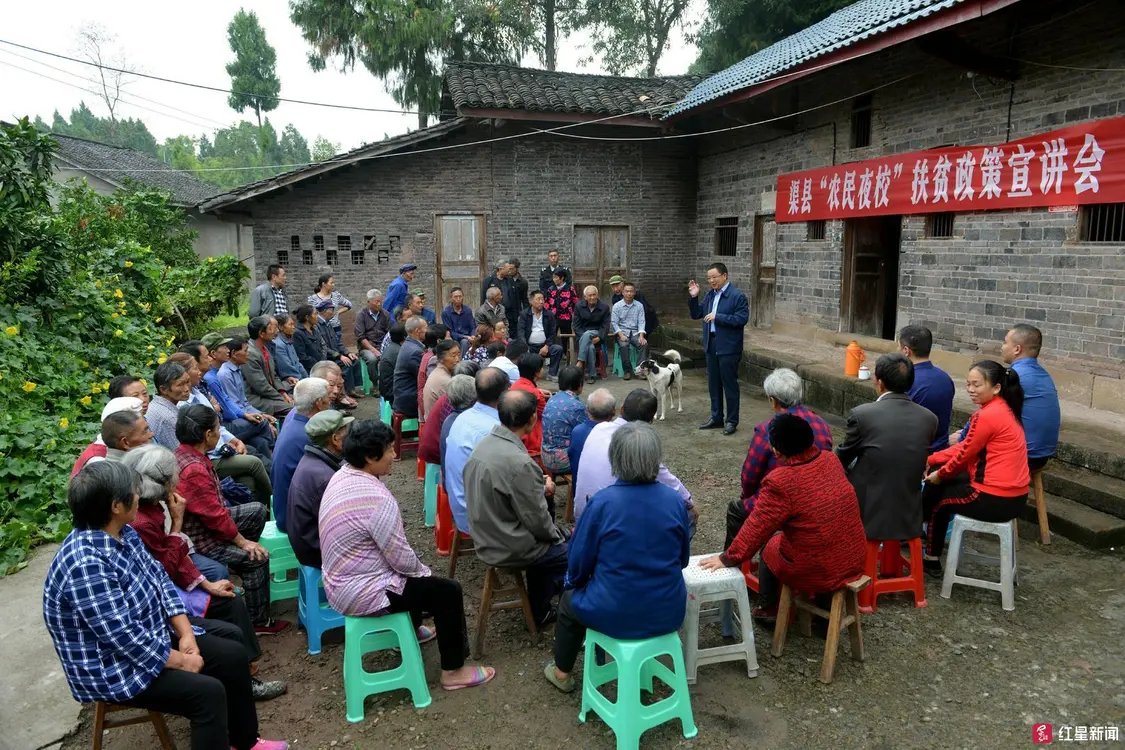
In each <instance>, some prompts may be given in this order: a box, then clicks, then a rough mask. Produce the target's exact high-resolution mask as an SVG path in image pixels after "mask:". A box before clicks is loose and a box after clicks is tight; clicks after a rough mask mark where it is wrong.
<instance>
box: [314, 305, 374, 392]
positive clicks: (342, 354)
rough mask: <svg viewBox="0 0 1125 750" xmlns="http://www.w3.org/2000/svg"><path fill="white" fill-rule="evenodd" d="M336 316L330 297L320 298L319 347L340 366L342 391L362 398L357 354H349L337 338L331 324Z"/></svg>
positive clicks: (317, 333)
mask: <svg viewBox="0 0 1125 750" xmlns="http://www.w3.org/2000/svg"><path fill="white" fill-rule="evenodd" d="M335 316H336V306H335V304H334V303H333V302H332V300H331V299H322V300H321V301H320V302H318V303H317V304H316V316H315V318H316V320H315V321H314V322H315V323H316V335H317V336H318V338H319V339H320V344H321V349H322V351H323V352H324V355H325V357H326V358H327V359H330V360H332V361H333V362H335V363H336V364H337V365H339V366H340V371H341V373H342V374H343V376H344V393H346V394H347V396H348V397H350V398H353V399H355V398H363V394H361V393H359V392H358V391H357V388H358V387H359V386H361V385H362V384H363V375H362V374H361V373H360V371H359V365H360V361H359V356H358V355H355V354H349V353H348V350H347V347H345V346H343V345H342V344H341V343H340V341H339V339H338V338H337V335H336V334H337V328H336V326H334V325H333V324H332V319H333V318H334V317H335Z"/></svg>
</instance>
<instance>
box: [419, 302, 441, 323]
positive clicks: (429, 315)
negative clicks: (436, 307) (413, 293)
mask: <svg viewBox="0 0 1125 750" xmlns="http://www.w3.org/2000/svg"><path fill="white" fill-rule="evenodd" d="M422 320H424V321H426V322H427V323H429V324H430V325H433V324H434V323H436V322H437V313H435V312H434V311H433V308H430V307H425V306H423V307H422Z"/></svg>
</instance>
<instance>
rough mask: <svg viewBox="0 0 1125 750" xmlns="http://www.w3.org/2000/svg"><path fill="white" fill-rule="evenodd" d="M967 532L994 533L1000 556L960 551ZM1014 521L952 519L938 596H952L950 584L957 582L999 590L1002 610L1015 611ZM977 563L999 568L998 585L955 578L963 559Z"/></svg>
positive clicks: (977, 580)
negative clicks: (951, 530)
mask: <svg viewBox="0 0 1125 750" xmlns="http://www.w3.org/2000/svg"><path fill="white" fill-rule="evenodd" d="M966 531H976V532H978V533H981V534H993V535H995V536H997V537H999V538H1000V557H999V558H996V557H993V556H992V555H980V554H977V553H976V552H969V551H966V552H961V540H962V539H963V538H964V534H965V532H966ZM1015 536H1016V522H1015V521H1008V522H1006V523H988V522H987V521H977V520H975V519H972V518H965V517H964V516H954V517H953V534H952V536H951V537H950V540H949V555H948V556H947V557H946V560H945V578H944V579H942V582H941V596H942V598H943V599H948V598H949V597H950V595H951V594H952V593H953V584H955V583H960V584H962V585H964V586H973V587H975V588H978V589H988V590H989V591H999V592H1000V601H1001V603H1002V605H1003V607H1004V609H1005V610H1007V611H1009V612H1011V611H1012V610H1014V609H1015V608H1016V581H1017V577H1018V574H1017V572H1016V545H1015ZM963 558H964V559H969V560H976V561H978V562H983V563H987V564H990V565H997V564H999V566H1000V582H999V583H997V582H995V581H984V580H981V579H980V578H969V577H968V576H960V575H957V564H958V563H959V562H960V561H961V560H962V559H963Z"/></svg>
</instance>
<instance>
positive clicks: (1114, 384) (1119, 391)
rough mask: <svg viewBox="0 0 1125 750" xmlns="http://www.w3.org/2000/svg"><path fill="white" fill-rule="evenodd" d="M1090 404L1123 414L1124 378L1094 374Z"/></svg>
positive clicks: (1124, 407)
mask: <svg viewBox="0 0 1125 750" xmlns="http://www.w3.org/2000/svg"><path fill="white" fill-rule="evenodd" d="M1090 405H1091V406H1093V407H1094V408H1095V409H1104V410H1105V411H1111V412H1113V413H1115V414H1125V380H1120V379H1118V378H1107V377H1105V376H1104V375H1095V376H1094V383H1093V389H1092V395H1091V401H1090Z"/></svg>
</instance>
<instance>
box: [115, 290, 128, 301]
mask: <svg viewBox="0 0 1125 750" xmlns="http://www.w3.org/2000/svg"><path fill="white" fill-rule="evenodd" d="M113 296H114V297H116V298H117V299H121V298H122V297H124V296H125V292H123V291H121V290H120V289H115V290H114V291H113Z"/></svg>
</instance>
